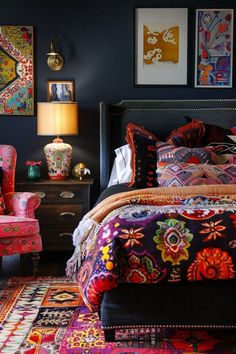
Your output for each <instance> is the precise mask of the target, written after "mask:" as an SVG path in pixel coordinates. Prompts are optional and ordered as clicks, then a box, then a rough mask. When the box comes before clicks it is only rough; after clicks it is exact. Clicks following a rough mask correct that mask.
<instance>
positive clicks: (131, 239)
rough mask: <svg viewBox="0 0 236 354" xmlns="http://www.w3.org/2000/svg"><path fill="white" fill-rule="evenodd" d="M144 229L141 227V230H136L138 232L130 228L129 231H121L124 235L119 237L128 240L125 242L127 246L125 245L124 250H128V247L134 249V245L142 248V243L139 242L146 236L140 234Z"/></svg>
mask: <svg viewBox="0 0 236 354" xmlns="http://www.w3.org/2000/svg"><path fill="white" fill-rule="evenodd" d="M142 229H143V228H142V227H140V228H139V229H136V230H135V229H133V228H130V229H129V230H127V229H121V231H122V232H123V234H121V235H119V237H120V238H123V239H125V240H127V241H126V242H125V244H124V245H123V247H124V248H128V247H133V246H134V245H137V246H142V242H140V241H139V240H138V239H139V238H143V237H144V234H142V233H141V232H139V231H140V230H142Z"/></svg>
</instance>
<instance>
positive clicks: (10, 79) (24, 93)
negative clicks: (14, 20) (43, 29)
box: [0, 26, 35, 116]
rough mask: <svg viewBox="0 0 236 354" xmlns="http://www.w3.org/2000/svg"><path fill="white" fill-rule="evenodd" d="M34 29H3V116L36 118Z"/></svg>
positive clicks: (0, 30)
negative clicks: (34, 116)
mask: <svg viewBox="0 0 236 354" xmlns="http://www.w3.org/2000/svg"><path fill="white" fill-rule="evenodd" d="M33 52H34V48H33V26H0V115H10V116H15V115H21V116H33V115H34V107H35V104H34V55H33Z"/></svg>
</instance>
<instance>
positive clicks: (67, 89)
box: [47, 80, 75, 102]
mask: <svg viewBox="0 0 236 354" xmlns="http://www.w3.org/2000/svg"><path fill="white" fill-rule="evenodd" d="M74 92H75V90H74V81H73V80H60V81H47V99H48V102H51V101H64V102H66V101H67V102H72V101H74V96H75V93H74Z"/></svg>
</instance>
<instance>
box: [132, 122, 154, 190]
mask: <svg viewBox="0 0 236 354" xmlns="http://www.w3.org/2000/svg"><path fill="white" fill-rule="evenodd" d="M126 141H127V143H128V144H129V146H130V149H131V154H132V155H131V168H132V179H131V182H130V184H129V186H133V187H136V188H148V187H156V186H157V174H156V163H157V154H156V143H157V142H158V141H160V139H159V138H158V137H156V136H155V135H154V134H153V133H152V132H150V131H149V130H147V129H145V128H144V127H141V126H139V125H136V124H134V123H129V124H128V125H127V128H126Z"/></svg>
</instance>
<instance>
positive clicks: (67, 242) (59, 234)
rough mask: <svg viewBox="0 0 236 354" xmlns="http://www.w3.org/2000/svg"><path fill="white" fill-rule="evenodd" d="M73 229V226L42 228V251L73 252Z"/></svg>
mask: <svg viewBox="0 0 236 354" xmlns="http://www.w3.org/2000/svg"><path fill="white" fill-rule="evenodd" d="M74 229H75V227H73V226H69V225H68V226H61V227H60V228H58V226H55V227H54V226H51V227H50V226H49V227H48V226H47V227H46V228H44V227H42V229H41V233H42V239H43V250H49V251H51V250H55V249H57V250H58V251H60V250H64V251H68V250H70V251H73V240H72V235H73V231H74Z"/></svg>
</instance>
